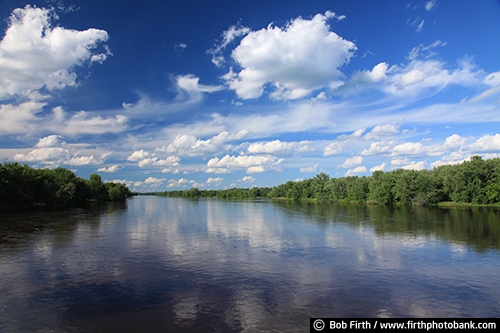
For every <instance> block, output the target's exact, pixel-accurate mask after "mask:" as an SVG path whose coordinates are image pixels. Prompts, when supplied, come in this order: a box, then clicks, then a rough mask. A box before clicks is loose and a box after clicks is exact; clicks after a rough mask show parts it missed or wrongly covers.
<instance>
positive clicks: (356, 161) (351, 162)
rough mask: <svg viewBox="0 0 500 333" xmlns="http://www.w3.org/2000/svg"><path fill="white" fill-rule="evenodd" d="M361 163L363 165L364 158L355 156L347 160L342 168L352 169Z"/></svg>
mask: <svg viewBox="0 0 500 333" xmlns="http://www.w3.org/2000/svg"><path fill="white" fill-rule="evenodd" d="M361 163H363V157H361V156H354V157H351V158H348V159H347V160H345V162H344V163H342V167H343V168H350V167H353V166H355V165H359V164H361Z"/></svg>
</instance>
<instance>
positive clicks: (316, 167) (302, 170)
mask: <svg viewBox="0 0 500 333" xmlns="http://www.w3.org/2000/svg"><path fill="white" fill-rule="evenodd" d="M317 169H318V164H317V163H316V164H314V165H312V166H310V167H305V168H300V170H299V171H300V172H316V170H317Z"/></svg>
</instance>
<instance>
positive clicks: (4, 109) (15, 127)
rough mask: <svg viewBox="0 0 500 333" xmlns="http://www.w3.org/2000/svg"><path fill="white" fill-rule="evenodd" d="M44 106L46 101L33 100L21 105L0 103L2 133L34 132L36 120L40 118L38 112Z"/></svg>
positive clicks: (0, 128)
mask: <svg viewBox="0 0 500 333" xmlns="http://www.w3.org/2000/svg"><path fill="white" fill-rule="evenodd" d="M0 80H1V79H0ZM0 89H1V88H0ZM44 106H45V103H41V102H33V101H32V102H25V103H21V104H19V105H12V104H3V105H0V133H1V134H0V135H8V134H18V133H33V132H34V131H35V130H36V124H35V122H36V121H37V120H38V118H37V116H36V114H37V113H39V112H41V111H42V108H43V107H44Z"/></svg>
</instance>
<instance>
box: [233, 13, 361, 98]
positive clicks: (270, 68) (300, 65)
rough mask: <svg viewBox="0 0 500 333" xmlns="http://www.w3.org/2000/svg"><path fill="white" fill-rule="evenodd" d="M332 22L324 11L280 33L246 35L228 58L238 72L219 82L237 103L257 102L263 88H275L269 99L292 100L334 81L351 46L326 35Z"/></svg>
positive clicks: (273, 29) (275, 30)
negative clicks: (238, 101)
mask: <svg viewBox="0 0 500 333" xmlns="http://www.w3.org/2000/svg"><path fill="white" fill-rule="evenodd" d="M333 17H335V14H334V13H332V12H326V13H325V15H322V14H317V15H315V16H314V17H313V18H312V19H310V20H307V19H303V18H301V17H298V18H296V19H294V20H292V21H290V22H289V23H288V24H287V25H286V26H285V27H284V28H280V27H275V26H272V25H269V26H268V27H267V28H265V29H261V30H259V31H251V32H248V33H247V34H246V36H245V37H244V38H243V39H242V40H241V42H240V44H239V45H238V46H237V47H236V48H235V49H234V50H233V52H232V54H231V56H232V57H233V59H234V60H235V61H236V62H237V63H238V65H239V66H241V68H242V69H241V71H239V72H235V71H234V69H231V70H230V71H229V72H228V73H227V74H226V75H224V76H223V79H225V80H226V82H227V83H228V85H229V88H230V89H233V90H235V91H236V94H237V95H238V96H239V97H240V98H242V99H251V98H258V97H260V96H261V95H262V94H263V92H264V85H265V84H266V83H272V85H273V86H274V88H275V89H274V91H273V92H272V93H271V95H270V96H271V97H272V98H275V99H297V98H301V97H304V96H307V95H309V94H310V93H311V92H312V91H314V90H316V89H320V88H323V87H325V86H328V85H330V84H332V83H333V82H338V81H340V80H341V79H343V77H344V75H343V74H342V72H341V71H340V70H339V68H340V67H342V66H343V65H344V64H346V63H347V62H349V60H350V58H351V57H352V55H353V52H354V51H355V50H356V46H355V44H354V43H352V42H350V41H347V40H345V39H343V38H342V37H340V36H339V35H337V34H336V33H334V32H331V31H330V27H329V25H328V24H327V21H328V19H330V18H333ZM245 33H246V31H245Z"/></svg>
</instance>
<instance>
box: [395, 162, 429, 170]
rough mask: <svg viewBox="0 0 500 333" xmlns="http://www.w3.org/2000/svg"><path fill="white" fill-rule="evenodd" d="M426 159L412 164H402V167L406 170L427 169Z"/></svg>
mask: <svg viewBox="0 0 500 333" xmlns="http://www.w3.org/2000/svg"><path fill="white" fill-rule="evenodd" d="M425 164H426V162H425V161H420V162H411V163H410V164H406V165H403V166H401V169H404V170H424V169H425Z"/></svg>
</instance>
